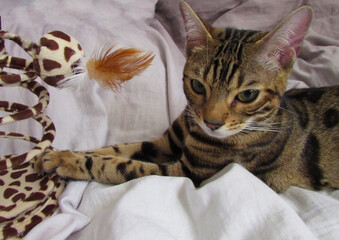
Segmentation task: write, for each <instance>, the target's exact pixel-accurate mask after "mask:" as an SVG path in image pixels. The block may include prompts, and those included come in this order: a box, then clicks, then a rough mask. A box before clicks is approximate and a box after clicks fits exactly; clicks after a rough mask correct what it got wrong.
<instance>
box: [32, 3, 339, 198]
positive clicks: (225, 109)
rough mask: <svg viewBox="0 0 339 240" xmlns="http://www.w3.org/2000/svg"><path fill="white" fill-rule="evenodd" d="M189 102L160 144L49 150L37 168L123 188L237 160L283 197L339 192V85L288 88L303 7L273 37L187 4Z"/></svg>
mask: <svg viewBox="0 0 339 240" xmlns="http://www.w3.org/2000/svg"><path fill="white" fill-rule="evenodd" d="M180 8H181V13H182V15H183V19H184V22H185V26H186V31H187V42H186V43H187V44H186V45H187V62H186V65H185V69H184V77H183V82H184V84H183V85H184V91H185V95H186V97H187V101H188V105H187V106H186V109H185V110H184V111H183V113H182V114H181V115H180V116H179V117H178V118H177V119H176V120H175V121H174V122H173V124H172V125H171V126H170V127H169V129H168V130H167V131H166V132H165V133H164V134H163V135H162V136H160V137H159V138H157V139H155V140H154V141H147V142H146V141H145V142H141V143H131V144H122V145H114V146H109V147H105V148H100V149H95V150H92V151H84V152H72V151H54V152H49V153H46V154H45V155H44V156H43V157H41V159H40V160H41V161H40V162H38V163H37V164H36V165H37V168H40V167H42V168H43V170H44V171H45V172H51V171H56V173H57V174H58V175H60V176H62V177H66V178H71V179H79V180H94V181H99V182H103V183H114V184H119V183H123V182H126V181H128V180H131V179H135V178H138V177H142V176H148V175H162V176H184V177H188V178H190V179H192V181H193V182H194V184H195V185H196V186H198V185H199V184H200V183H201V182H202V181H203V180H205V179H207V178H209V177H211V176H212V175H214V174H215V173H217V172H218V171H220V170H221V169H222V168H224V167H225V166H227V165H228V164H231V163H238V164H241V165H242V166H244V167H245V168H246V169H248V170H249V171H250V172H252V173H253V174H254V175H256V176H257V177H258V178H260V179H261V180H262V181H264V182H265V183H266V184H267V185H268V186H270V187H271V188H272V189H274V190H275V191H277V192H282V191H285V190H286V189H287V188H288V187H290V186H299V187H303V188H307V189H314V190H319V189H323V188H332V189H337V188H339V159H338V156H339V125H338V122H339V86H332V87H325V88H311V89H294V90H290V91H287V92H285V89H286V85H287V77H288V74H289V72H290V70H291V68H292V65H293V62H294V60H295V58H296V55H297V53H298V51H299V48H300V44H301V42H302V39H303V36H304V35H305V33H306V31H307V29H308V26H309V23H310V21H311V18H312V10H311V9H310V8H309V7H302V8H300V9H298V10H296V11H295V12H293V13H292V14H291V15H289V16H288V17H287V18H286V19H285V20H283V21H282V22H281V23H280V24H278V25H277V27H275V28H273V30H271V31H269V32H256V31H244V30H236V29H226V30H224V29H216V28H212V27H210V26H209V25H207V24H206V23H204V22H202V20H201V19H200V18H199V17H198V16H197V15H196V14H195V13H194V12H193V10H192V9H191V8H190V7H189V6H188V5H187V4H186V3H185V2H183V1H181V3H180Z"/></svg>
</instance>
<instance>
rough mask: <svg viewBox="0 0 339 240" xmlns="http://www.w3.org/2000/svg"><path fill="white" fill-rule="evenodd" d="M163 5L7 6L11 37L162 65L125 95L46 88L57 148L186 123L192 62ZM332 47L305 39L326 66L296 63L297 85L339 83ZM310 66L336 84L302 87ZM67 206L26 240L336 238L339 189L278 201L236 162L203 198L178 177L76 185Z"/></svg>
mask: <svg viewBox="0 0 339 240" xmlns="http://www.w3.org/2000/svg"><path fill="white" fill-rule="evenodd" d="M336 1H337V0H336ZM156 2H157V0H143V1H139V0H124V1H122V0H111V1H95V0H85V1H76V0H70V1H45V0H32V1H19V0H14V1H5V0H0V15H1V16H2V27H3V29H5V30H8V31H11V32H14V33H17V34H19V35H22V36H25V37H26V38H28V39H31V40H35V41H38V39H39V38H40V37H41V36H42V35H43V34H44V33H46V32H48V31H51V30H62V31H65V32H67V33H68V34H70V35H72V36H73V37H75V38H76V39H77V40H79V42H80V43H81V44H82V46H83V48H84V50H85V52H86V54H87V56H89V55H90V54H91V52H92V51H93V50H94V49H95V48H96V47H97V46H98V44H100V43H106V42H109V43H116V44H121V45H123V46H129V47H139V48H143V49H146V50H152V51H153V52H154V53H155V55H156V57H155V59H154V61H153V63H152V65H151V66H150V67H149V68H148V69H147V70H146V71H145V72H144V73H143V74H141V75H140V76H137V77H135V78H133V79H132V80H131V81H130V82H127V83H126V84H125V85H124V87H123V88H122V89H121V91H120V93H118V94H113V93H112V92H110V91H107V90H104V89H102V88H100V87H99V86H97V85H96V84H95V83H93V82H91V83H87V88H86V90H82V91H77V90H73V89H61V90H58V89H54V88H51V87H48V89H49V91H50V93H51V103H50V105H49V107H48V109H47V113H48V115H49V116H50V117H51V118H52V120H53V121H54V123H55V125H56V128H57V136H56V139H55V141H54V143H53V146H54V147H55V148H58V149H73V150H85V149H90V148H96V147H101V146H105V145H108V144H116V143H122V142H134V141H140V140H150V139H152V138H154V137H156V136H158V135H159V134H161V133H162V132H163V131H164V130H165V129H166V128H167V127H168V125H169V123H170V122H171V121H172V120H173V119H174V118H175V117H176V116H178V115H179V113H180V112H181V110H182V109H183V107H184V105H185V98H184V94H183V91H182V88H181V85H182V83H181V79H182V76H181V73H182V68H183V64H184V55H183V54H182V52H181V50H180V47H177V45H176V43H175V42H174V41H173V40H172V38H171V36H170V34H168V33H167V32H166V30H165V28H164V27H163V26H162V25H161V24H160V22H159V21H158V20H157V19H155V18H154V8H155V4H156ZM159 2H166V1H162V0H160V1H159ZM167 2H168V1H167ZM173 2H175V1H173ZM191 2H193V3H196V4H198V3H203V1H191ZM212 2H220V1H216V0H214V1H212ZM229 2H231V1H229ZM233 2H235V1H233ZM266 2H267V3H268V2H270V1H269V0H266ZM286 2H290V1H285V4H286ZM329 2H330V1H326V3H329ZM337 2H338V1H337ZM240 3H242V4H240ZM255 3H258V4H259V3H260V4H265V0H260V1H257V0H253V1H245V2H243V1H238V2H237V3H236V4H233V5H232V4H231V5H230V6H232V8H233V7H234V8H235V7H239V8H240V10H241V9H245V10H246V11H250V10H249V9H251V8H250V7H251V6H252V5H253V4H254V5H255ZM283 3H284V1H281V3H280V4H283ZM338 3H339V2H338ZM246 4H249V5H246ZM251 4H252V5H251ZM276 4H278V3H276ZM259 6H265V9H270V8H272V9H273V8H274V9H276V8H277V7H273V6H274V4H271V5H257V8H256V10H255V12H253V14H261V15H263V17H262V18H264V16H266V15H269V14H271V13H269V11H261V12H260V11H258V8H259V9H260V7H259ZM252 7H253V6H252ZM94 9H95V10H94ZM278 9H279V8H278ZM170 10H171V9H169V10H168V12H170ZM240 10H239V11H240ZM286 11H287V10H286ZM328 11H329V10H328ZM283 12H284V11H281V12H280V14H282V13H283ZM241 14H242V13H241V11H240V12H238V13H237V11H236V9H234V11H230V12H229V17H228V21H230V22H231V24H234V23H233V22H232V19H233V20H234V19H235V20H236V19H237V18H236V16H241ZM247 14H248V13H247ZM226 16H227V15H226V14H225V18H226ZM221 17H222V16H221ZM216 19H217V18H216ZM222 19H223V18H219V22H217V23H222V22H223V20H222ZM169 20H170V19H168V21H169ZM70 23H71V24H70ZM162 23H163V22H162ZM316 23H318V22H316ZM325 23H326V22H325ZM258 25H260V24H258ZM224 26H226V24H225V25H224ZM264 26H265V25H264ZM317 26H318V25H317ZM324 26H327V25H326V24H325V25H324ZM171 34H172V36H173V32H172V33H171ZM174 34H175V33H174ZM178 34H179V32H178ZM330 37H331V36H330ZM330 37H324V39H323V40H324V41H323V42H321V41H320V40H319V34H318V35H315V37H313V38H309V41H306V48H305V49H304V52H307V51H309V52H311V53H313V54H314V55H317V54H320V56H324V57H323V58H321V59H320V60H321V61H320V62H317V61H308V60H309V58H307V57H305V58H301V59H298V61H297V63H296V70H295V71H294V72H293V73H292V75H291V76H292V79H293V80H294V81H290V83H289V87H291V86H298V87H300V86H306V85H309V86H310V85H311V86H312V84H313V85H316V84H319V85H328V84H333V83H335V82H338V80H337V79H336V80H331V79H333V77H336V76H338V71H339V68H338V64H337V61H334V62H333V63H331V64H327V63H329V59H333V60H335V59H339V53H338V51H337V48H335V47H337V45H336V44H337V41H335V38H334V37H333V36H332V38H330ZM333 39H334V40H333ZM338 39H339V38H338ZM325 40H326V41H325ZM332 42H333V44H332V45H331V46H329V45H328V44H329V43H332ZM321 45H323V46H322V47H323V48H324V49H325V50H321ZM8 46H9V48H10V50H11V51H10V52H11V53H12V54H13V55H16V56H26V55H25V54H24V53H23V52H22V51H19V50H18V49H17V48H16V47H14V45H11V44H9V45H8ZM314 46H315V47H316V48H314ZM321 54H323V55H321ZM302 56H305V55H302ZM306 56H308V55H306ZM324 59H325V60H326V61H325V62H324ZM315 60H317V59H315ZM321 63H322V64H323V65H321ZM335 64H336V65H335ZM333 65H335V66H336V67H334V68H333ZM322 66H325V67H327V69H326V68H325V69H324V68H322ZM307 67H317V70H318V72H315V73H314V72H313V74H315V75H316V76H317V77H318V75H317V74H320V75H319V76H321V74H322V73H324V71H325V70H328V68H333V70H332V71H331V72H329V74H327V75H326V74H325V76H327V77H328V78H331V79H330V80H328V79H327V80H326V81H324V82H321V83H317V82H316V80H312V81H307V80H306V81H305V83H304V82H300V81H297V80H298V79H299V78H302V79H301V80H304V79H307V77H309V74H310V72H307V71H305V69H307ZM316 86H317V85H316ZM0 96H1V100H5V99H6V100H15V101H19V102H25V103H27V102H28V103H33V102H34V101H32V96H31V94H28V93H25V92H23V91H21V90H19V89H17V88H14V89H9V90H8V89H7V88H6V89H1V88H0ZM1 130H9V131H19V132H23V133H26V134H29V135H33V136H38V137H39V136H40V135H41V128H40V126H39V125H37V124H35V123H33V122H32V121H24V122H22V123H20V124H15V125H8V126H5V127H1ZM28 147H29V146H28V145H26V144H24V143H21V142H19V143H18V142H12V141H5V142H0V152H1V153H3V154H7V153H20V152H24V151H25V150H27V149H28ZM59 204H60V210H59V212H58V213H56V214H55V215H54V216H52V217H50V218H49V219H47V220H45V221H44V222H42V223H41V224H39V225H38V226H37V227H35V228H34V229H33V230H32V231H31V232H30V233H29V234H28V235H27V236H26V238H25V239H29V240H35V239H58V240H61V239H66V238H68V239H119V240H121V239H133V240H135V239H339V191H333V192H329V193H326V192H312V191H307V190H304V189H300V188H295V187H293V188H290V189H289V190H288V191H287V192H286V193H284V194H281V195H278V194H276V193H275V192H273V191H272V190H271V189H269V188H268V187H267V186H266V185H265V184H263V183H262V182H261V181H260V180H258V179H257V178H255V177H254V176H253V175H252V174H250V173H249V172H247V171H246V170H245V169H243V168H242V167H241V166H239V165H236V164H234V165H230V166H227V167H226V168H225V169H224V170H222V171H221V172H220V173H218V174H217V175H216V176H214V177H213V178H212V179H209V180H208V181H206V182H205V183H204V184H203V186H202V187H201V188H199V189H195V188H194V186H193V184H192V182H191V181H190V180H189V179H186V178H175V177H157V176H151V177H145V178H141V179H136V180H133V181H131V182H128V183H125V184H121V185H118V186H110V185H103V184H99V183H94V182H93V183H88V182H75V181H74V182H70V183H69V184H68V186H67V188H66V190H65V191H64V193H63V194H62V196H61V198H60V201H59Z"/></svg>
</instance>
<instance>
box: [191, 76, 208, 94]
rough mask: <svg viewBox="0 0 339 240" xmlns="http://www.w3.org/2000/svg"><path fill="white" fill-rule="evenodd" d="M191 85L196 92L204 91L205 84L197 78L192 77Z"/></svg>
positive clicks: (203, 92) (202, 92) (201, 92)
mask: <svg viewBox="0 0 339 240" xmlns="http://www.w3.org/2000/svg"><path fill="white" fill-rule="evenodd" d="M191 87H192V89H193V91H194V92H195V93H196V94H199V95H202V94H205V93H206V88H205V86H204V85H203V84H202V83H201V82H199V81H198V80H195V79H192V80H191Z"/></svg>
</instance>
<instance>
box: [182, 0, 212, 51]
mask: <svg viewBox="0 0 339 240" xmlns="http://www.w3.org/2000/svg"><path fill="white" fill-rule="evenodd" d="M179 8H180V12H181V15H182V18H183V20H184V24H185V30H186V48H187V52H188V53H190V52H192V51H193V49H195V48H198V47H204V46H206V45H207V43H208V41H210V40H211V39H212V36H211V34H210V33H209V31H208V29H209V28H210V26H209V25H208V24H207V23H204V22H203V21H202V20H201V19H200V18H199V16H198V15H197V14H196V13H195V12H194V11H193V9H192V8H191V7H190V5H188V4H187V3H186V2H185V1H182V0H181V1H180V2H179Z"/></svg>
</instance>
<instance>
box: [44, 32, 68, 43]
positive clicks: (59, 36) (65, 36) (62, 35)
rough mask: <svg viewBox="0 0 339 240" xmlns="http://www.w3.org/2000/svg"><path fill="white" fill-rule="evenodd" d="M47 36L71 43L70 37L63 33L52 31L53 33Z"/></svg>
mask: <svg viewBox="0 0 339 240" xmlns="http://www.w3.org/2000/svg"><path fill="white" fill-rule="evenodd" d="M49 34H51V35H53V36H54V37H57V38H61V39H63V40H65V41H67V42H70V41H71V37H70V36H68V35H67V34H66V33H64V32H60V31H53V32H50V33H49Z"/></svg>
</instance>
